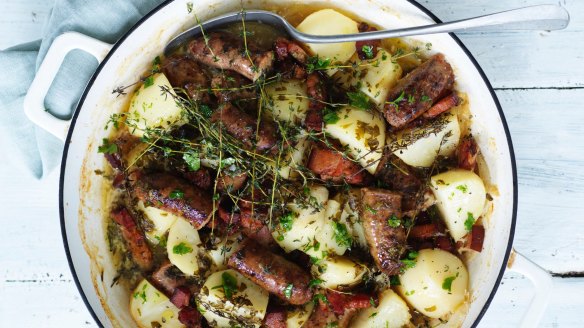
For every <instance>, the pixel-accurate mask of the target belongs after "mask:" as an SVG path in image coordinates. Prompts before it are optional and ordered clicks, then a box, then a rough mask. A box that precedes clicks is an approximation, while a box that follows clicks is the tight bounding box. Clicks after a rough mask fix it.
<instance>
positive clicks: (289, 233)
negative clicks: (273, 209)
mask: <svg viewBox="0 0 584 328" xmlns="http://www.w3.org/2000/svg"><path fill="white" fill-rule="evenodd" d="M309 193H310V196H311V197H314V199H315V201H316V203H318V204H319V205H320V206H319V207H318V208H317V207H314V206H312V205H308V204H306V205H307V206H305V204H301V203H299V202H295V203H291V204H288V209H289V210H290V211H291V212H292V215H291V220H292V223H291V226H290V229H289V230H283V229H282V226H281V224H280V227H279V228H278V229H274V230H273V231H272V236H273V237H274V239H275V240H276V242H277V243H278V245H280V247H282V248H283V249H284V250H285V251H286V252H291V251H293V250H295V249H299V250H303V249H306V245H307V244H308V243H310V242H315V241H316V235H317V233H318V229H319V228H320V227H321V225H322V223H323V220H324V215H325V208H326V202H327V200H328V195H329V192H328V190H327V189H326V188H325V187H324V186H316V185H315V186H312V187H310V188H309ZM314 205H316V204H314Z"/></svg>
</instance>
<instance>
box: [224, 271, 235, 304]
mask: <svg viewBox="0 0 584 328" xmlns="http://www.w3.org/2000/svg"><path fill="white" fill-rule="evenodd" d="M221 282H222V286H221V287H223V293H224V294H225V297H227V299H231V297H232V296H233V293H234V292H235V291H236V290H237V279H236V278H235V277H234V276H232V275H230V274H229V273H228V272H223V274H222V275H221Z"/></svg>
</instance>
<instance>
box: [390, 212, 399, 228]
mask: <svg viewBox="0 0 584 328" xmlns="http://www.w3.org/2000/svg"><path fill="white" fill-rule="evenodd" d="M387 224H388V225H389V226H390V227H392V228H398V227H399V226H400V225H401V220H400V219H399V218H398V217H397V216H395V214H392V215H391V217H390V218H389V219H387Z"/></svg>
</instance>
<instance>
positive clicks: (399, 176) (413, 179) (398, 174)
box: [375, 147, 422, 195]
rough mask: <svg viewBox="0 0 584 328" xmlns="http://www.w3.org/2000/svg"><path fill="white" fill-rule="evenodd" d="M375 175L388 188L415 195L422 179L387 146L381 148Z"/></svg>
mask: <svg viewBox="0 0 584 328" xmlns="http://www.w3.org/2000/svg"><path fill="white" fill-rule="evenodd" d="M375 177H376V178H377V179H379V180H380V181H381V182H383V183H384V184H385V185H386V186H387V188H388V189H391V190H395V191H399V192H402V193H404V194H406V195H415V194H417V193H418V191H419V190H420V187H421V186H422V181H421V180H420V179H419V178H418V177H417V176H416V174H415V173H414V171H413V170H412V169H411V168H410V166H409V165H407V164H406V163H404V162H403V161H402V160H401V159H400V158H399V157H397V156H396V155H395V154H394V153H393V152H392V151H391V149H389V147H386V148H385V149H384V150H383V155H382V157H381V160H380V161H379V164H378V165H377V170H376V171H375Z"/></svg>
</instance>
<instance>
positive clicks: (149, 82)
mask: <svg viewBox="0 0 584 328" xmlns="http://www.w3.org/2000/svg"><path fill="white" fill-rule="evenodd" d="M153 85H154V77H152V75H150V76H148V77H147V78H145V79H144V89H146V88H148V87H150V86H153Z"/></svg>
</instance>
